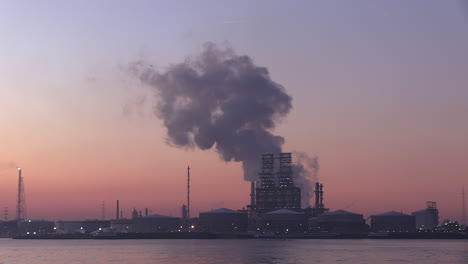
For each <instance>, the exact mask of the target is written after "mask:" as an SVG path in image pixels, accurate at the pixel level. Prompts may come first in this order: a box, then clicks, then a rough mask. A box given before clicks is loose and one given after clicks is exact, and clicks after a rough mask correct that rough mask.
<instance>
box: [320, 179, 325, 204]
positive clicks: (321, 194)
mask: <svg viewBox="0 0 468 264" xmlns="http://www.w3.org/2000/svg"><path fill="white" fill-rule="evenodd" d="M320 208H325V206H324V205H323V184H320Z"/></svg>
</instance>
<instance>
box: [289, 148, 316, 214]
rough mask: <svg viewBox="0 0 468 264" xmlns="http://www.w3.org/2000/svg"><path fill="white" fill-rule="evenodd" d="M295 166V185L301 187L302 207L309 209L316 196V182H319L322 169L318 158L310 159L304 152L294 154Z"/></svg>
mask: <svg viewBox="0 0 468 264" xmlns="http://www.w3.org/2000/svg"><path fill="white" fill-rule="evenodd" d="M294 158H295V161H296V162H295V164H294V166H293V172H294V176H295V177H294V183H295V184H296V185H297V186H299V187H301V199H302V201H301V204H302V207H309V206H310V200H311V198H312V197H313V194H314V182H317V181H318V177H317V174H318V171H319V169H320V166H319V162H318V157H317V156H313V157H309V156H308V155H307V154H305V153H302V152H294Z"/></svg>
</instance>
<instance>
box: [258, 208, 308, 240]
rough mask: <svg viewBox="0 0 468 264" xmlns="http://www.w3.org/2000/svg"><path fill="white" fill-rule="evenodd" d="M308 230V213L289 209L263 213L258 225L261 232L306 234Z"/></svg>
mask: <svg viewBox="0 0 468 264" xmlns="http://www.w3.org/2000/svg"><path fill="white" fill-rule="evenodd" d="M306 230H307V221H306V215H305V214H304V213H302V212H297V211H293V210H288V209H279V210H275V211H271V212H268V213H264V214H262V215H261V216H260V219H259V221H258V226H257V231H258V232H259V233H274V234H304V232H305V231H306Z"/></svg>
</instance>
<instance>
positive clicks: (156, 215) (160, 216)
mask: <svg viewBox="0 0 468 264" xmlns="http://www.w3.org/2000/svg"><path fill="white" fill-rule="evenodd" d="M143 218H177V217H173V216H167V215H158V214H153V215H148V216H143Z"/></svg>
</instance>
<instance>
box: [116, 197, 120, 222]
mask: <svg viewBox="0 0 468 264" xmlns="http://www.w3.org/2000/svg"><path fill="white" fill-rule="evenodd" d="M119 207H120V206H119V200H117V207H116V210H115V219H116V220H119V212H120V208H119Z"/></svg>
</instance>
